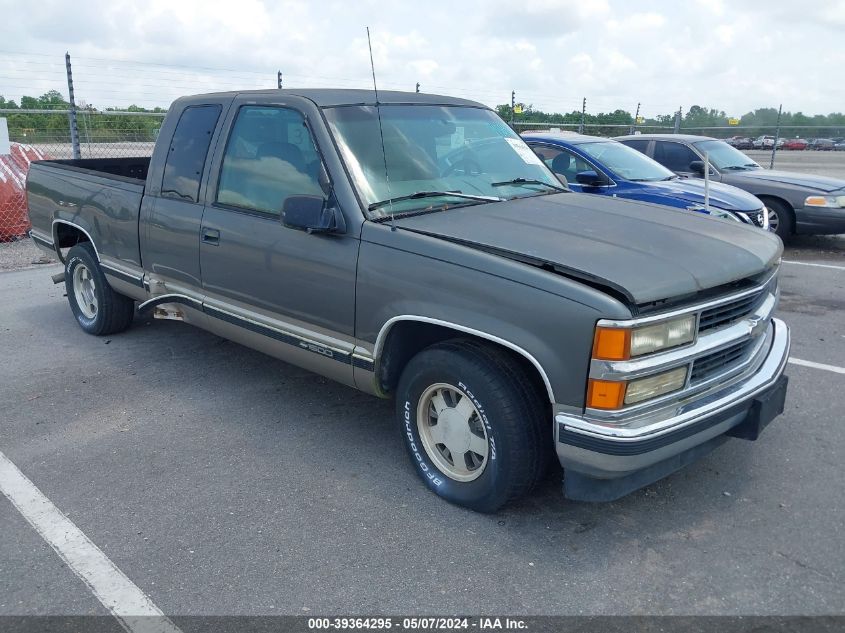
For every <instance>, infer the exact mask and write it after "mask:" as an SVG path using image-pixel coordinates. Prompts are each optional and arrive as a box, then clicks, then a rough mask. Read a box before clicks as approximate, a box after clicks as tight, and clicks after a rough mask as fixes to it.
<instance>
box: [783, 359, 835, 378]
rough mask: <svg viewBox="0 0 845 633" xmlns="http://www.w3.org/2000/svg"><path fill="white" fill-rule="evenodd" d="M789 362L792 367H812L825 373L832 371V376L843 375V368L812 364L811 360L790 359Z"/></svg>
mask: <svg viewBox="0 0 845 633" xmlns="http://www.w3.org/2000/svg"><path fill="white" fill-rule="evenodd" d="M789 362H790V363H792V364H793V365H801V366H802V367H812V368H813V369H823V370H825V371H832V372H833V373H834V374H845V367H837V366H836V365H825V364H824V363H814V362H813V361H811V360H801V359H800V358H790V359H789Z"/></svg>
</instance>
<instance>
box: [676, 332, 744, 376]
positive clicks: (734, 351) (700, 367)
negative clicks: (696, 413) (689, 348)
mask: <svg viewBox="0 0 845 633" xmlns="http://www.w3.org/2000/svg"><path fill="white" fill-rule="evenodd" d="M753 344H754V339H749V340H745V341H740V342H739V343H735V344H734V345H731V346H729V347H725V348H722V349H720V350H718V351H716V352H712V353H711V354H707V355H705V356H701V357H699V358H697V359H696V360H695V362H694V363H693V364H692V372H690V384H691V385H696V384H699V383H701V382H704V381H705V380H708V379H709V378H712V377H713V376H715V375H717V374H721V373H723V372H725V371H727V370H728V369H730V368H731V366H732V365H735V364H738V363H739V362H740V361H741V360H742V359H743V357H744V356H745V353H746V352H747V351H748V349H749V348H750V347H751V346H752V345H753Z"/></svg>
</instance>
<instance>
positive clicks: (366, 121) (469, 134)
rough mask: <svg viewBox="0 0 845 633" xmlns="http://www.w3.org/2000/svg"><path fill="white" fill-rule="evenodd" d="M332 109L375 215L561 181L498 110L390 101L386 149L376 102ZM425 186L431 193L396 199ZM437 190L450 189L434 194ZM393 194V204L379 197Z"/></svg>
mask: <svg viewBox="0 0 845 633" xmlns="http://www.w3.org/2000/svg"><path fill="white" fill-rule="evenodd" d="M324 112H325V115H326V119H327V120H328V122H329V127H330V128H331V130H332V133H333V134H334V137H335V140H336V141H337V144H338V147H339V149H340V153H341V155H342V157H343V160H344V161H345V162H346V165H347V168H348V169H349V173H350V174H351V176H352V180H353V181H354V183H355V187H356V189H357V190H358V194H359V195H360V197H361V198H362V201H363V202H364V206H365V207H371V209H370V211H369V212H368V217H370V218H380V217H385V216H388V215H391V214H394V213H404V212H407V211H414V210H420V209H426V208H429V207H443V206H444V205H449V206H456V205H467V204H483V203H485V202H489V201H490V200H485V199H483V198H482V199H477V198H472V196H485V197H489V198H496V199H501V198H512V197H517V196H525V195H539V194H541V193H550V192H554V191H556V190H558V189H559V188H560V183H559V182H558V180H557V179H556V178H555V177H554V175H553V174H552V173H551V172H550V171H549V170H548V169H547V168H546V166H545V165H544V164H543V163H542V161H541V160H540V159H539V158H538V157H537V155H536V154H535V153H534V152H533V151H532V150H531V149H530V148H529V147H528V146H527V145H526V144H525V142H524V141H523V140H522V139H521V138H519V136H517V134H516V133H514V131H513V130H511V129H510V127H508V125H507V124H506V123H505V122H504V121H502V119H501V118H499V116H498V115H496V113H494V112H492V111H490V110H486V109H483V108H472V107H459V106H435V105H383V106H381V123H382V129H383V131H384V154H382V145H381V138H380V134H379V123H378V115H377V113H376V108H375V107H374V106H340V107H333V108H326V109H325V110H324ZM385 163H386V165H385ZM520 179H521V180H522V182H520ZM524 181H539V182H534V183H531V182H524ZM420 192H428V193H429V195H428V196H427V197H425V198H423V197H415V198H410V199H405V200H396V199H397V198H401V197H404V196H412V195H413V194H418V193H420ZM431 192H443V195H441V196H439V197H434V196H431V195H430V193H431ZM448 192H453V193H461V194H464V197H460V198H459V197H457V196H450V195H449V194H448ZM390 199H393V202H392V203H389V204H379V203H383V202H384V201H386V200H390Z"/></svg>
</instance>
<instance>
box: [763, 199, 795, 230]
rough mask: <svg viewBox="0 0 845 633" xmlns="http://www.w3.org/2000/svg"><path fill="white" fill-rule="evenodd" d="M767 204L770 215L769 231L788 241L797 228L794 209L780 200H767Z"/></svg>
mask: <svg viewBox="0 0 845 633" xmlns="http://www.w3.org/2000/svg"><path fill="white" fill-rule="evenodd" d="M765 203H766V212H767V213H768V214H769V230H770V231H772V232H773V233H777V235H778V237H780V239H782V240H785V239H787V238H788V237H789V236H790V235H792V232H793V230H794V228H795V220H794V219H793V216H792V209H790V208H789V206H788V205H787V204H785V203H783V202H781V201H780V200H766V201H765Z"/></svg>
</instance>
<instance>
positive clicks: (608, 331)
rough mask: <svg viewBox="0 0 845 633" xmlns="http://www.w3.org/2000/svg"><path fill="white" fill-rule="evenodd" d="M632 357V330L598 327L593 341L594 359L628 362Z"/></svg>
mask: <svg viewBox="0 0 845 633" xmlns="http://www.w3.org/2000/svg"><path fill="white" fill-rule="evenodd" d="M630 357H631V330H629V329H621V328H606V327H597V328H596V336H595V338H594V339H593V358H598V359H600V360H627V359H628V358H630Z"/></svg>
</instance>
